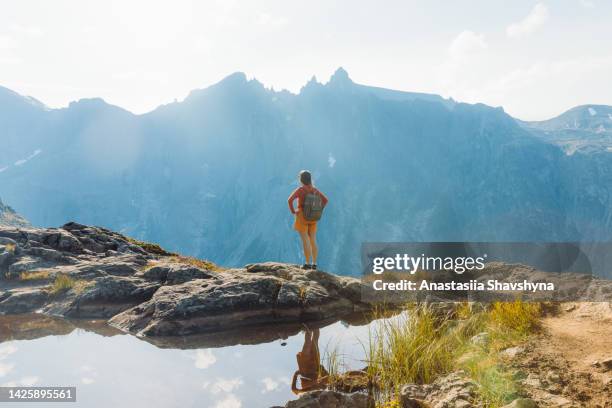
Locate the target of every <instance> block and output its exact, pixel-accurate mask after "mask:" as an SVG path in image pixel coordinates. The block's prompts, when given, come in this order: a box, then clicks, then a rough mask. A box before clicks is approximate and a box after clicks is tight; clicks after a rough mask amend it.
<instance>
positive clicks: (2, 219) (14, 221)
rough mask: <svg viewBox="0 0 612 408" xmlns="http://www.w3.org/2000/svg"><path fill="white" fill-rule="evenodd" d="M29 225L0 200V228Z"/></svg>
mask: <svg viewBox="0 0 612 408" xmlns="http://www.w3.org/2000/svg"><path fill="white" fill-rule="evenodd" d="M29 226H30V223H29V222H28V221H27V220H26V219H25V218H23V217H22V216H21V215H19V214H17V213H16V212H15V210H13V209H12V208H11V207H9V206H8V205H5V204H4V203H3V202H2V200H0V227H29Z"/></svg>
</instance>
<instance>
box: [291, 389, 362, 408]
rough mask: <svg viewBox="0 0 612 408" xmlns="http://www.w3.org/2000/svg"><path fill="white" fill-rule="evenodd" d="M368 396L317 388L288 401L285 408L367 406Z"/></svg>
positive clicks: (358, 407) (348, 407) (350, 407)
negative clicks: (317, 389)
mask: <svg viewBox="0 0 612 408" xmlns="http://www.w3.org/2000/svg"><path fill="white" fill-rule="evenodd" d="M370 406H372V405H371V401H370V398H369V397H368V396H367V395H366V394H363V393H360V392H354V393H343V392H339V391H330V390H319V391H310V392H306V393H304V394H302V395H300V397H299V398H298V399H296V400H293V401H289V402H288V403H287V404H286V405H285V408H369V407H370Z"/></svg>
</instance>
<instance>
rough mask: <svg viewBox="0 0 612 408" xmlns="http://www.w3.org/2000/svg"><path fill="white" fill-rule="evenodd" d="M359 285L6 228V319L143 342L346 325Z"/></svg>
mask: <svg viewBox="0 0 612 408" xmlns="http://www.w3.org/2000/svg"><path fill="white" fill-rule="evenodd" d="M361 288H362V287H361V283H360V281H359V280H357V279H354V278H349V277H339V276H335V275H332V274H329V273H326V272H322V271H312V270H302V269H300V268H299V267H298V266H297V265H290V264H282V263H272V262H268V263H260V264H252V265H247V266H246V267H244V268H234V269H222V268H219V267H217V266H216V265H214V264H212V263H209V262H205V261H200V260H196V259H193V258H188V257H183V256H179V255H176V254H172V253H169V252H167V251H165V250H163V249H162V248H160V247H159V246H157V245H152V244H147V243H143V242H138V241H135V240H133V239H130V238H128V237H125V236H123V235H121V234H118V233H115V232H112V231H109V230H107V229H104V228H99V227H90V226H85V225H81V224H77V223H68V224H66V225H64V226H63V227H61V228H48V229H42V228H6V227H0V314H18V313H31V312H38V313H42V314H46V315H53V316H62V317H70V318H105V319H110V320H109V323H110V324H111V325H112V326H114V327H116V328H119V329H121V330H123V331H126V332H130V333H134V334H138V335H143V336H168V335H186V334H194V333H202V332H210V331H215V330H226V329H233V328H238V327H246V326H253V325H262V324H277V323H295V322H306V321H318V320H324V319H330V318H340V317H343V316H345V315H348V314H351V313H353V312H355V311H361V310H367V309H368V305H366V304H363V303H361V302H360V297H361Z"/></svg>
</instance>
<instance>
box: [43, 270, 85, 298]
mask: <svg viewBox="0 0 612 408" xmlns="http://www.w3.org/2000/svg"><path fill="white" fill-rule="evenodd" d="M92 284H93V282H87V281H84V280H82V279H73V278H71V277H70V276H68V275H65V274H58V275H56V277H55V280H54V281H53V283H52V284H51V286H50V287H49V293H51V294H52V295H60V294H62V293H65V292H68V291H69V290H72V291H73V292H74V293H77V294H78V293H81V292H83V291H84V290H85V289H86V288H88V287H89V286H91V285H92Z"/></svg>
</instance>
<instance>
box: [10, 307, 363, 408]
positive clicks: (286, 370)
mask: <svg viewBox="0 0 612 408" xmlns="http://www.w3.org/2000/svg"><path fill="white" fill-rule="evenodd" d="M370 325H371V323H367V322H364V321H359V319H358V320H357V321H356V320H351V323H347V322H345V321H339V322H334V323H331V322H330V324H328V325H326V326H324V327H321V328H320V337H319V341H318V344H319V349H320V354H321V359H322V361H321V363H322V364H323V365H325V364H326V357H325V356H326V353H327V352H330V351H332V350H334V349H336V350H338V351H340V354H341V358H340V359H341V362H342V364H343V368H344V369H360V368H362V367H364V365H365V363H364V362H363V360H364V346H365V345H366V344H367V342H368V338H369V331H370ZM311 328H312V327H311ZM304 337H305V330H304V328H303V327H301V326H287V327H274V328H253V329H249V330H246V331H242V332H234V333H222V334H218V335H214V336H199V337H198V336H190V337H182V338H169V339H156V340H155V344H152V343H151V342H150V341H151V340H145V339H140V338H137V337H134V336H131V335H126V334H123V333H121V332H119V331H116V330H114V329H112V328H109V327H108V326H106V325H105V324H104V322H91V321H76V322H69V321H65V320H60V319H54V318H49V317H43V316H36V315H34V316H32V315H30V316H0V385H2V386H15V385H23V386H76V387H77V402H76V403H52V404H51V406H52V407H53V408H56V407H58V408H59V407H69V408H77V407H104V408H108V407H134V408H137V407H146V408H150V407H203V408H207V407H211V408H216V407H218V408H237V407H246V408H251V407H270V406H275V405H281V406H283V405H284V404H285V403H286V402H287V401H288V400H290V399H294V398H296V396H295V395H294V394H293V393H292V391H291V379H292V377H293V374H294V373H295V371H296V370H297V362H296V353H298V352H299V351H300V350H301V349H302V347H303V343H304ZM6 405H8V406H10V405H13V406H16V407H20V408H25V407H27V406H36V407H40V406H41V405H48V403H47V404H45V403H43V404H40V403H39V404H29V403H15V404H6Z"/></svg>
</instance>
